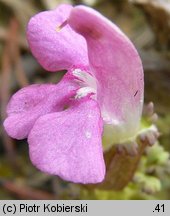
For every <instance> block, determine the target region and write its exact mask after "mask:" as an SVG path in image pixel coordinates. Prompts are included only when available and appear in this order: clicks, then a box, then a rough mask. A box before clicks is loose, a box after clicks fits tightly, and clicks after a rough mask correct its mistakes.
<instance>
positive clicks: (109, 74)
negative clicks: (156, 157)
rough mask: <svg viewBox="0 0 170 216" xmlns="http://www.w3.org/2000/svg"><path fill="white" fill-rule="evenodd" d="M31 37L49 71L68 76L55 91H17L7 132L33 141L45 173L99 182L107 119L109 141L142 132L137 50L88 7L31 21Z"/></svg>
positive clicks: (32, 150)
mask: <svg viewBox="0 0 170 216" xmlns="http://www.w3.org/2000/svg"><path fill="white" fill-rule="evenodd" d="M66 20H67V21H66ZM57 26H59V28H60V30H59V31H56V28H57ZM27 38H28V42H29V45H30V48H31V51H32V53H33V55H34V56H35V57H36V58H37V60H38V61H39V63H40V64H41V65H42V66H43V67H44V68H45V69H47V70H49V71H57V70H61V69H66V70H68V72H67V73H66V75H65V76H64V77H63V79H62V80H61V82H60V83H59V84H57V85H34V86H30V87H26V88H24V89H23V90H20V91H19V92H18V93H16V94H15V95H14V96H13V97H12V99H11V101H10V103H9V105H8V109H7V112H8V115H9V116H8V118H7V119H6V121H5V123H4V126H5V128H6V130H7V132H8V133H9V134H10V135H11V136H12V137H14V138H17V139H22V138H26V137H28V142H29V147H30V158H31V160H32V162H33V163H34V164H35V166H37V167H38V168H39V169H40V170H43V171H45V172H48V173H51V174H57V175H59V176H60V177H62V178H64V179H66V180H70V181H73V182H81V183H97V182H101V181H102V180H103V178H104V175H105V165H104V159H103V154H102V144H101V136H102V131H103V120H104V123H105V124H106V126H107V127H105V129H104V135H105V134H107V130H109V136H108V137H109V139H110V140H109V142H121V141H122V140H124V139H126V138H129V137H132V136H133V135H134V133H136V132H137V130H138V126H139V121H140V116H141V111H142V105H143V69H142V64H141V60H140V58H139V56H138V53H137V51H136V49H135V48H134V46H133V45H132V43H131V42H130V41H129V39H128V38H127V37H126V36H125V35H124V34H123V33H122V32H121V31H120V30H119V28H118V27H117V26H115V25H114V24H112V23H111V22H110V21H108V20H107V19H106V18H104V17H103V16H102V15H100V14H99V13H97V12H96V11H95V10H93V9H90V8H88V7H85V6H76V7H74V8H73V7H72V6H70V5H61V6H59V7H58V8H57V9H56V10H53V11H46V12H42V13H40V14H38V15H36V16H34V17H33V18H32V19H31V20H30V22H29V24H28V28H27ZM42 95H45V96H42ZM29 105H30V106H29ZM66 107H67V109H65V108H66ZM32 111H33V112H32ZM30 115H31V116H30ZM110 131H111V132H110ZM62 143H63V144H62ZM42 144H43V145H42ZM63 145H64V146H65V147H63ZM57 163H59V164H57Z"/></svg>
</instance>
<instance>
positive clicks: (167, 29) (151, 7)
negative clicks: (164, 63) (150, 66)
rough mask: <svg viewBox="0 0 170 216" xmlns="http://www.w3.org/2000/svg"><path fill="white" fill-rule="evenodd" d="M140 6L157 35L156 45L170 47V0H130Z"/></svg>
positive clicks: (164, 48) (163, 48) (163, 47)
mask: <svg viewBox="0 0 170 216" xmlns="http://www.w3.org/2000/svg"><path fill="white" fill-rule="evenodd" d="M129 2H132V3H134V4H136V5H137V6H139V7H140V8H141V9H142V10H143V12H144V13H145V15H146V18H147V20H148V23H149V24H150V26H151V28H152V30H153V31H154V33H155V36H156V46H157V48H159V49H162V50H169V49H170V25H169V20H170V0H129Z"/></svg>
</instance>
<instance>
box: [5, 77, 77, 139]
mask: <svg viewBox="0 0 170 216" xmlns="http://www.w3.org/2000/svg"><path fill="white" fill-rule="evenodd" d="M76 89H77V86H76V84H73V83H72V82H71V81H70V80H69V79H67V78H64V79H63V80H62V81H61V82H60V83H59V84H57V85H53V84H37V85H36V84H35V85H31V86H28V87H25V88H23V89H21V90H19V91H18V92H17V93H15V94H14V95H13V96H12V98H11V99H10V101H9V104H8V107H7V114H8V117H7V119H6V120H5V122H4V127H5V129H6V131H7V133H8V134H9V136H11V137H13V138H16V139H24V138H26V137H27V136H28V134H29V132H30V130H31V128H32V127H33V124H34V123H35V121H36V120H37V118H39V117H40V116H41V115H44V114H47V113H50V112H56V111H61V110H63V108H64V106H65V105H67V103H68V100H69V98H70V97H71V96H72V95H74V93H75V90H76Z"/></svg>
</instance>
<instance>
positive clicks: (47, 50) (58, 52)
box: [27, 4, 88, 71]
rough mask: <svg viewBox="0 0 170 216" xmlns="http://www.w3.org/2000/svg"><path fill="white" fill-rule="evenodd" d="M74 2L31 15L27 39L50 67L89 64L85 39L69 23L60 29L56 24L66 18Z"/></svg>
mask: <svg viewBox="0 0 170 216" xmlns="http://www.w3.org/2000/svg"><path fill="white" fill-rule="evenodd" d="M71 10H72V6H71V5H64V4H63V5H61V6H59V7H57V9H55V10H51V11H45V12H41V13H39V14H37V15H35V16H34V17H32V18H31V20H30V21H29V24H28V28H27V39H28V43H29V46H30V48H31V51H32V53H33V55H34V56H35V57H36V58H37V60H38V61H39V63H40V64H41V65H42V66H43V67H44V68H45V69H46V70H49V71H56V70H62V69H68V68H70V67H71V66H72V65H74V64H82V65H88V57H87V45H86V41H85V39H84V38H83V37H82V36H81V35H79V34H77V33H76V32H74V31H73V30H72V29H71V28H70V26H69V25H66V26H65V27H64V28H62V29H61V30H60V31H57V27H58V26H60V25H61V24H62V23H63V22H64V21H66V20H67V18H68V16H69V14H70V11H71Z"/></svg>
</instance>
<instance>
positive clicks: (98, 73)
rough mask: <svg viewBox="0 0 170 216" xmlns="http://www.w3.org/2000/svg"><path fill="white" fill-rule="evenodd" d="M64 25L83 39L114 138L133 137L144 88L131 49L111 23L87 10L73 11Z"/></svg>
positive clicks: (131, 46)
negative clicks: (67, 25) (112, 128)
mask: <svg viewBox="0 0 170 216" xmlns="http://www.w3.org/2000/svg"><path fill="white" fill-rule="evenodd" d="M68 23H69V25H70V26H71V27H72V28H73V29H74V30H75V31H76V32H78V33H79V34H81V35H83V36H84V37H85V39H86V42H87V47H88V55H89V62H90V67H91V70H92V73H93V75H94V76H95V77H96V79H97V100H98V102H99V105H100V107H101V110H102V116H103V118H104V119H105V122H106V123H108V124H110V125H113V126H115V127H114V129H115V134H114V137H117V138H118V139H119V138H120V137H121V136H120V134H124V138H125V136H127V137H130V136H133V135H134V133H135V131H137V130H138V128H139V121H140V117H141V111H142V106H143V89H144V82H143V68H142V63H141V60H140V57H139V55H138V53H137V51H136V49H135V47H134V46H133V44H132V43H131V42H130V40H129V39H128V38H127V37H126V36H125V35H124V34H123V33H122V32H121V31H120V29H119V28H118V27H117V26H116V25H115V24H113V23H111V22H110V21H109V20H107V19H106V18H105V17H103V16H102V15H101V14H99V13H98V12H96V11H95V10H93V9H90V8H88V7H85V6H77V7H75V8H73V9H72V11H71V14H70V17H69V19H68ZM119 132H120V134H119ZM117 135H118V136H117Z"/></svg>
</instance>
